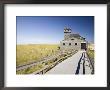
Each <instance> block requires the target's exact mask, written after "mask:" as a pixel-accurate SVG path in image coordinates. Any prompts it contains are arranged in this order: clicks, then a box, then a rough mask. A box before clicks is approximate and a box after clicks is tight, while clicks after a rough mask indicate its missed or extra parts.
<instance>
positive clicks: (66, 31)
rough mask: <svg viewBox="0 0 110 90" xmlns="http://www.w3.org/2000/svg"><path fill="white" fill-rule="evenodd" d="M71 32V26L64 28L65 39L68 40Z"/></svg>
mask: <svg viewBox="0 0 110 90" xmlns="http://www.w3.org/2000/svg"><path fill="white" fill-rule="evenodd" d="M70 34H71V29H70V28H67V27H66V28H64V40H68V39H69V36H70Z"/></svg>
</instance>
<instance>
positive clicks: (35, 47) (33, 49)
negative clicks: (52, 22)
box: [16, 44, 58, 66]
mask: <svg viewBox="0 0 110 90" xmlns="http://www.w3.org/2000/svg"><path fill="white" fill-rule="evenodd" d="M57 51H58V45H51V44H50V45H49V44H30V45H17V48H16V65H17V66H18V65H23V64H27V63H29V62H33V61H37V60H41V59H42V58H44V57H47V56H51V55H53V54H55V53H56V52H57Z"/></svg>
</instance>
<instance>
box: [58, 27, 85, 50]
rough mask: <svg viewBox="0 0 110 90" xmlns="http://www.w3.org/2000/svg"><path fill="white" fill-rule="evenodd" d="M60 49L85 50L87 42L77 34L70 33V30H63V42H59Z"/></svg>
mask: <svg viewBox="0 0 110 90" xmlns="http://www.w3.org/2000/svg"><path fill="white" fill-rule="evenodd" d="M60 49H63V50H64V49H74V50H81V49H85V50H86V49H87V41H86V40H85V38H83V37H81V36H80V35H79V34H75V33H72V32H71V29H70V28H65V29H64V40H62V41H61V42H60Z"/></svg>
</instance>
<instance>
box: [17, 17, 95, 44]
mask: <svg viewBox="0 0 110 90" xmlns="http://www.w3.org/2000/svg"><path fill="white" fill-rule="evenodd" d="M65 27H69V28H71V29H72V32H73V33H79V34H80V35H81V36H82V37H85V38H86V40H87V41H88V42H94V16H16V30H17V44H59V43H60V41H61V40H63V39H64V28H65Z"/></svg>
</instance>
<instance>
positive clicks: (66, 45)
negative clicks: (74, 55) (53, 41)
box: [60, 39, 87, 50]
mask: <svg viewBox="0 0 110 90" xmlns="http://www.w3.org/2000/svg"><path fill="white" fill-rule="evenodd" d="M63 43H65V45H63ZM69 43H71V45H69ZM75 43H77V45H75ZM81 43H87V42H86V41H83V40H79V39H74V40H63V41H61V42H60V49H63V50H64V49H74V50H81Z"/></svg>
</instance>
